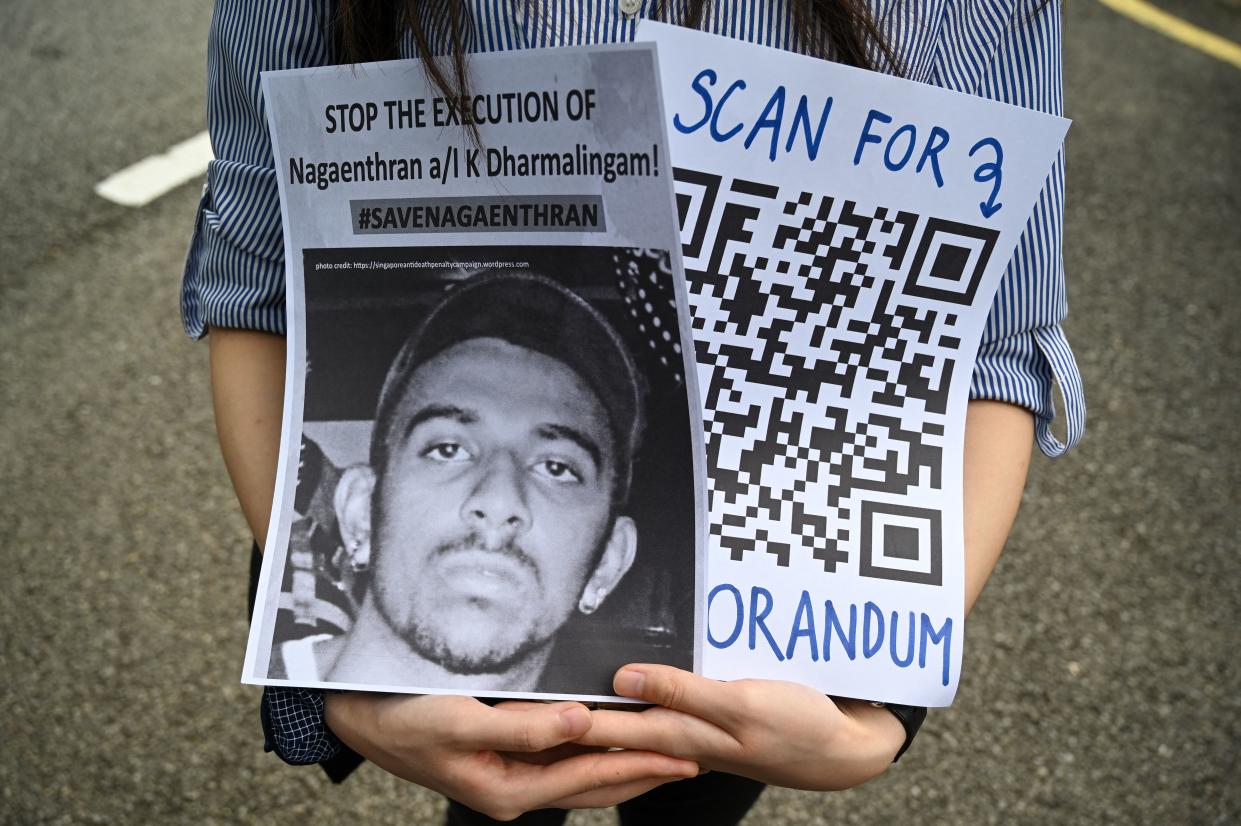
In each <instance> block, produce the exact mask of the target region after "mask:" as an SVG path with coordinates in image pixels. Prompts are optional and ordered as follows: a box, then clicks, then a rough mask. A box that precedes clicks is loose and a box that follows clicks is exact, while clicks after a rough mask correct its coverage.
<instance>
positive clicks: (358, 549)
mask: <svg viewBox="0 0 1241 826" xmlns="http://www.w3.org/2000/svg"><path fill="white" fill-rule="evenodd" d="M374 490H375V473H374V471H372V470H371V469H370V467H368V466H367V465H353V466H352V467H349V468H346V469H345V472H344V473H343V474H341V477H340V482H339V483H337V485H336V492H335V494H333V496H332V505H333V507H334V508H335V509H336V522H337V525H338V526H339V528H340V539H341V542H342V543H343V544H344V546H345V553H346V554H347V555H348V556H349V562H350V565H352V566H353V569H354V570H355V571H361V570H365V569H366V568H367V567H369V566H370V562H371V494H372V493H373V492H374Z"/></svg>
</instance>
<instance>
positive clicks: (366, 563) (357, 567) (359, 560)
mask: <svg viewBox="0 0 1241 826" xmlns="http://www.w3.org/2000/svg"><path fill="white" fill-rule="evenodd" d="M365 544H366V550H363V549H362V545H363V540H362V539H361V538H359V537H355V538H354V539H352V540H350V542H349V547H348V549H347V551H346V554H347V555H348V556H349V568H350V569H351V570H352V571H353V572H354V573H355V574H356V573H361V572H362V571H365V570H366V569H367V568H369V567H370V566H371V546H370V543H369V542H368V543H365Z"/></svg>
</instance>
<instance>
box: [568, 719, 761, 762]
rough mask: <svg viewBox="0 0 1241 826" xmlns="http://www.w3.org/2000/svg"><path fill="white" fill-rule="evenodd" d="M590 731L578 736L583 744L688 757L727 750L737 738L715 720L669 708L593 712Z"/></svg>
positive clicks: (734, 743)
mask: <svg viewBox="0 0 1241 826" xmlns="http://www.w3.org/2000/svg"><path fill="white" fill-rule="evenodd" d="M591 716H592V717H593V723H592V724H591V727H590V731H588V732H586V733H585V734H583V735H582V736H581V737H579V738H578V739H577V741H576V742H577V743H579V744H580V745H583V746H602V747H604V748H609V749H636V750H642V751H654V752H659V753H660V754H667V755H671V756H675V757H681V758H684V759H687V760H699V761H700V760H702V759H703V757H704V756H705V755H719V754H724V753H727V752H728V751H729V750H731V749H732V748H733V747H735V746H736V745H737V741H736V740H735V739H734V738H733V736H732V735H731V734H729V733H728V732H727V731H725V730H724V729H722V728H720V727H719V726H717V725H715V724H714V723H712V722H710V721H708V720H704V719H702V718H701V717H695V716H693V715H692V714H686V713H685V712H682V711H673V710H671V709H667V708H653V709H650V710H649V711H642V712H637V713H635V712H632V711H596V712H593V713H592V715H591Z"/></svg>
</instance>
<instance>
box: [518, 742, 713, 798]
mask: <svg viewBox="0 0 1241 826" xmlns="http://www.w3.org/2000/svg"><path fill="white" fill-rule="evenodd" d="M697 774H698V764H697V763H694V762H692V761H689V760H678V759H677V758H674V757H667V756H665V755H662V754H654V753H652V752H642V751H609V752H600V753H596V754H583V755H580V756H578V757H570V758H568V759H566V760H561V761H559V762H557V763H552V764H551V765H548V766H533V765H530V764H528V763H520V762H511V763H509V771H508V772H507V775H506V777H505V779H504V781H503V783H502V784H501V785H502V786H503V787H504V789H503V791H505V792H507V793H508V794H510V795H512V797H511V798H510V799H512V800H514V801H516V802H517V804H518V805H519V806H521V807H522V809H523V811H525V810H529V809H538V808H546V807H547V806H550V805H551V804H552V801H556V800H564V799H567V798H571V797H575V796H578V795H586V794H589V793H600V794H599V798H600V799H602V797H603V794H602V793H603V792H604V791H605V790H606V789H609V788H613V787H621V786H626V785H629V784H633V783H639V782H643V781H661V782H662V781H666V780H676V779H681V778H686V777H695V776H697Z"/></svg>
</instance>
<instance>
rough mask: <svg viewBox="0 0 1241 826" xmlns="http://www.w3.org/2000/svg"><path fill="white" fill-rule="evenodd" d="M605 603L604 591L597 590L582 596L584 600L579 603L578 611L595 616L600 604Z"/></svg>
mask: <svg viewBox="0 0 1241 826" xmlns="http://www.w3.org/2000/svg"><path fill="white" fill-rule="evenodd" d="M602 601H603V589H601V588H595V589H593V590H590V591H587V592H586V593H584V594H582V598H581V599H580V600H579V601H578V603H577V610H579V611H581V612H582V613H583V614H593V613H595V611H596V610H598V608H599V603H600V602H602Z"/></svg>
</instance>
